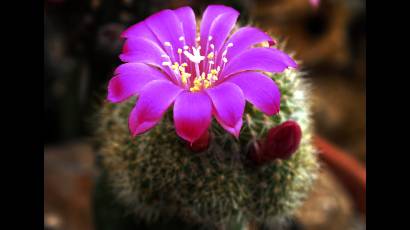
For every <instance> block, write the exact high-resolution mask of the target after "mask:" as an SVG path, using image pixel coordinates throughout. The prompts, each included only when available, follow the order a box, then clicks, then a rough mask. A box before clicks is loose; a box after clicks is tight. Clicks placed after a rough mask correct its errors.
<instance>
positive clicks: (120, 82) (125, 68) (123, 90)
mask: <svg viewBox="0 0 410 230" xmlns="http://www.w3.org/2000/svg"><path fill="white" fill-rule="evenodd" d="M115 75H116V76H115V77H113V78H112V79H111V80H110V82H109V84H108V96H107V99H108V100H109V101H111V102H113V103H118V102H122V101H124V100H127V99H128V98H129V97H131V96H133V95H137V94H139V93H140V91H141V89H142V87H144V86H145V85H146V84H147V83H149V82H150V81H153V80H160V79H162V80H166V79H167V77H166V76H165V75H164V74H163V73H162V72H161V71H159V70H157V69H156V68H154V67H151V66H148V65H146V64H142V63H126V64H122V65H120V66H119V67H118V68H117V69H116V70H115Z"/></svg>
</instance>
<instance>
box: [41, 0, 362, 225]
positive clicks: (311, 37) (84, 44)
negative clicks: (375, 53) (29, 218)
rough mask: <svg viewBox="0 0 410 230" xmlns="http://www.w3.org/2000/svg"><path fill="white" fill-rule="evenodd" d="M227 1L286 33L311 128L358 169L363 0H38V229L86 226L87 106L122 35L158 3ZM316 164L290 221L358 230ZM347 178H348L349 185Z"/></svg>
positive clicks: (352, 205)
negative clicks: (308, 94)
mask: <svg viewBox="0 0 410 230" xmlns="http://www.w3.org/2000/svg"><path fill="white" fill-rule="evenodd" d="M211 3H220V4H225V5H229V6H233V7H234V8H236V9H237V10H239V11H240V12H241V16H240V19H239V20H240V22H241V23H244V24H248V23H251V24H253V25H256V26H258V27H260V28H262V29H263V30H265V31H269V32H271V33H272V34H273V35H274V36H275V37H276V38H278V39H279V40H284V41H286V44H287V45H286V47H287V51H292V52H294V53H295V57H296V58H297V59H298V60H301V61H302V63H303V64H302V70H303V71H304V72H306V75H305V76H304V77H305V78H306V79H308V81H309V82H310V83H311V88H312V94H313V98H312V100H313V117H314V120H315V129H316V133H317V134H318V136H321V137H323V138H324V139H325V140H327V142H329V143H331V144H332V145H333V146H337V148H338V150H339V152H342V154H345V155H348V157H352V158H353V159H354V160H355V161H357V162H358V163H359V165H361V166H362V167H364V165H365V160H366V147H365V79H366V25H365V24H366V22H365V18H366V15H365V14H366V9H365V4H366V3H365V1H364V0H322V1H320V2H319V5H318V6H317V7H315V6H314V5H312V4H311V3H310V1H309V0H255V1H251V0H230V1H199V0H191V1H188V0H144V1H142V0H46V1H45V3H44V25H45V34H44V65H45V76H44V90H45V92H44V113H45V118H46V124H45V125H46V135H45V140H44V141H45V143H44V144H45V151H44V163H45V164H44V166H45V168H44V177H45V185H44V186H45V194H44V214H45V215H44V218H45V219H44V224H45V229H76V230H81V229H93V216H92V211H91V205H92V204H91V201H90V196H91V194H92V188H93V183H94V178H95V177H96V175H98V170H97V169H96V167H95V149H94V148H93V145H92V140H91V138H92V135H93V126H92V124H93V114H94V113H95V111H96V109H97V108H98V105H99V103H100V101H101V98H103V97H105V95H106V85H107V83H108V80H109V79H110V78H111V77H112V71H113V69H114V68H115V67H116V66H117V65H119V64H120V60H119V58H118V55H119V53H120V51H121V46H122V42H123V41H122V40H121V39H120V33H121V32H122V31H123V30H124V29H125V28H127V27H128V26H130V25H132V24H135V23H137V22H139V21H141V20H143V19H144V18H146V17H147V16H149V15H150V14H152V13H154V12H156V11H158V10H161V9H165V8H176V7H179V6H184V5H190V6H192V7H193V8H194V10H195V12H196V14H197V15H199V14H200V13H201V12H203V10H204V9H205V8H206V6H207V5H208V4H211ZM331 167H332V165H327V164H326V161H324V162H323V168H322V170H321V174H320V176H319V179H318V182H317V186H315V189H314V191H313V192H312V194H311V196H310V198H309V199H308V201H307V202H306V203H305V205H304V206H303V207H302V208H301V210H299V212H298V214H297V215H296V217H295V222H296V223H297V224H296V225H297V226H298V229H365V211H363V208H358V206H360V204H359V205H358V204H357V197H355V195H354V194H352V192H351V190H349V188H348V187H346V184H345V183H343V180H341V179H340V175H338V174H337V173H336V174H335V173H334V171H332V170H330V169H329V168H331ZM353 186H355V185H353Z"/></svg>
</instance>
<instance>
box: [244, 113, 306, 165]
mask: <svg viewBox="0 0 410 230" xmlns="http://www.w3.org/2000/svg"><path fill="white" fill-rule="evenodd" d="M301 137H302V130H301V128H300V126H299V125H298V123H296V122H295V121H291V120H289V121H286V122H284V123H282V124H280V125H278V126H276V127H273V128H271V129H270V130H269V132H268V135H267V137H266V139H265V140H263V141H258V142H257V143H256V144H255V147H254V148H253V149H252V150H251V152H250V157H251V159H252V160H253V161H254V162H255V163H256V164H265V163H268V162H271V161H273V160H275V159H288V158H289V157H291V156H292V154H293V153H294V152H295V151H296V150H297V149H298V147H299V144H300V140H301Z"/></svg>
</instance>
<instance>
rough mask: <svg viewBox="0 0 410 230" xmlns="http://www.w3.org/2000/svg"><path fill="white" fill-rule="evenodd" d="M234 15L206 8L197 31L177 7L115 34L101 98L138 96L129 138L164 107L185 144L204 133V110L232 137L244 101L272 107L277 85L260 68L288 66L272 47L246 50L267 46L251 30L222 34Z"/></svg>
mask: <svg viewBox="0 0 410 230" xmlns="http://www.w3.org/2000/svg"><path fill="white" fill-rule="evenodd" d="M238 16H239V13H238V12H237V11H236V10H234V9H232V8H230V7H226V6H222V5H211V6H208V7H207V9H206V10H205V12H204V14H203V17H202V21H201V23H200V30H199V31H200V32H199V34H198V36H197V33H196V31H197V25H196V20H195V15H194V12H193V10H192V9H191V8H190V7H182V8H178V9H176V10H163V11H160V12H158V13H156V14H154V15H151V16H150V17H148V18H147V19H145V20H144V21H142V22H140V23H138V24H136V25H133V26H131V27H130V28H128V29H127V30H126V31H125V32H124V33H123V34H122V36H123V37H124V38H126V42H125V44H124V48H123V53H122V54H121V55H120V58H121V60H122V61H124V62H126V63H125V64H122V65H120V66H119V67H118V68H117V69H116V70H115V77H113V78H112V79H111V80H110V83H109V86H108V100H109V101H111V102H113V103H119V102H122V101H124V100H127V99H128V98H130V97H131V96H136V95H138V96H139V99H138V101H137V103H136V105H135V107H134V108H133V109H132V111H131V114H130V117H129V129H130V132H131V133H132V135H133V136H135V135H138V134H141V133H144V132H146V131H148V130H149V129H151V128H152V127H154V126H155V125H156V124H157V123H158V122H159V121H160V119H161V117H162V116H163V114H164V113H165V111H166V110H167V109H168V108H169V107H170V106H171V105H172V104H174V109H173V113H174V115H173V117H174V123H175V128H176V132H177V134H178V135H179V136H180V137H181V138H183V139H185V140H186V141H189V142H190V143H193V142H194V141H196V140H197V139H199V138H200V137H201V136H202V135H203V134H204V132H205V131H207V129H208V127H209V125H210V123H211V120H212V115H213V116H214V117H215V118H216V120H217V121H218V122H219V124H220V125H221V126H222V127H223V128H224V129H226V130H227V131H228V132H230V133H232V134H233V135H235V136H236V137H238V136H239V131H240V129H241V126H242V115H243V112H244V108H245V100H247V101H249V102H250V103H252V104H253V105H254V106H256V107H257V108H258V109H260V110H261V111H262V112H264V113H266V114H267V115H274V114H276V113H277V112H278V111H279V105H280V92H279V89H278V87H277V86H276V84H275V83H274V81H273V80H272V79H271V78H269V77H268V76H266V75H264V74H263V73H262V72H261V71H265V72H282V71H284V70H285V69H286V68H288V67H293V68H295V67H296V63H295V62H294V61H293V60H292V59H291V58H290V57H289V56H288V55H287V54H285V53H283V52H282V51H279V50H277V49H275V48H272V47H258V48H253V46H254V45H257V44H260V43H266V42H268V43H269V46H270V45H273V44H274V41H273V40H272V38H271V37H270V36H268V35H267V34H265V33H264V32H262V31H261V30H259V29H257V28H253V27H243V28H240V29H238V30H236V31H235V32H234V33H233V34H232V35H231V36H230V33H231V30H232V29H233V28H234V26H235V23H236V20H237V18H238Z"/></svg>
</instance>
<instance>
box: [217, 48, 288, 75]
mask: <svg viewBox="0 0 410 230" xmlns="http://www.w3.org/2000/svg"><path fill="white" fill-rule="evenodd" d="M288 67H292V68H296V62H295V61H293V60H292V58H290V57H289V56H288V55H287V54H285V53H284V52H282V51H280V50H277V49H274V48H252V49H248V50H246V51H244V52H242V53H240V54H238V55H237V56H235V57H234V58H232V60H228V63H227V64H226V66H225V68H224V69H223V70H222V72H221V76H223V77H227V76H229V75H232V74H235V73H238V72H242V71H246V70H260V71H266V72H275V73H277V72H282V71H284V70H285V69H286V68H288Z"/></svg>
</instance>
